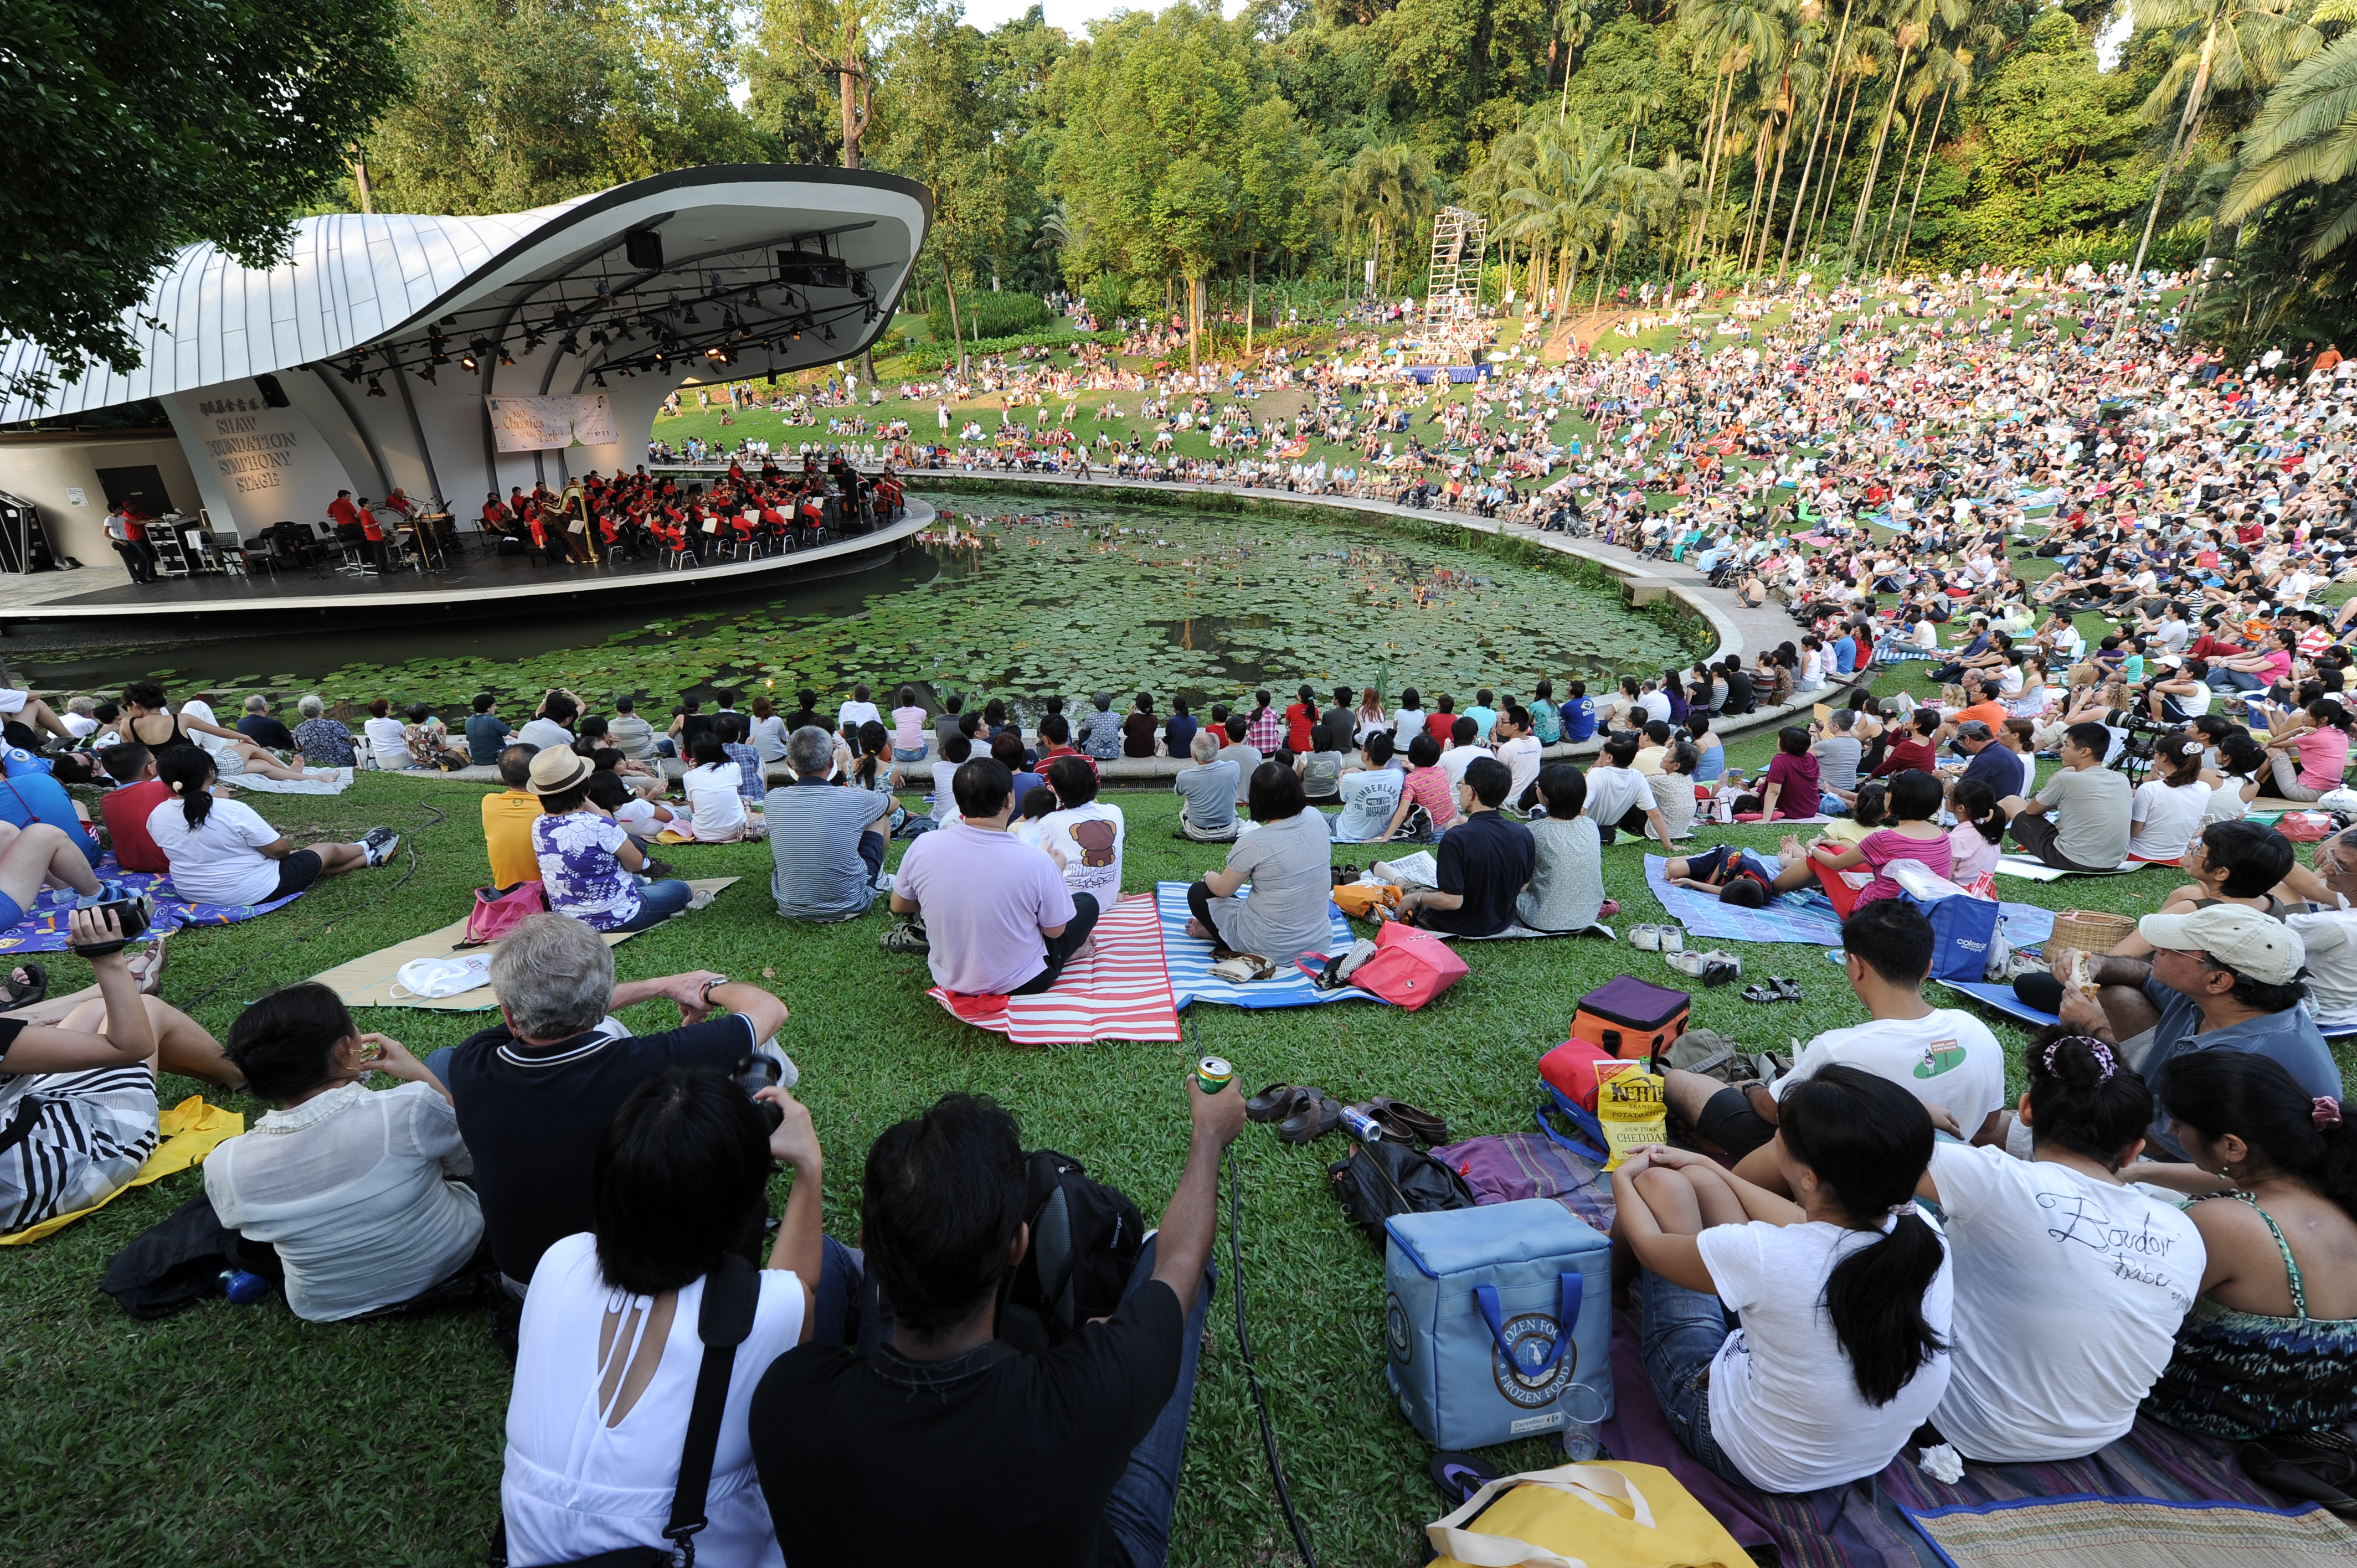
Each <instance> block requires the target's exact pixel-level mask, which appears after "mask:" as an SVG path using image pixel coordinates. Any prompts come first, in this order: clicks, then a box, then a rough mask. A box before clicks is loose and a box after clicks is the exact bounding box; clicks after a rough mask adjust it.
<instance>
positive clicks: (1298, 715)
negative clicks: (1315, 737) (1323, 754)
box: [1285, 703, 1318, 756]
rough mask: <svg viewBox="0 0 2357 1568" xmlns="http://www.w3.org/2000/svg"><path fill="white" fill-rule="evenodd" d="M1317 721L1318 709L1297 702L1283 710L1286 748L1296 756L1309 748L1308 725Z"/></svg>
mask: <svg viewBox="0 0 2357 1568" xmlns="http://www.w3.org/2000/svg"><path fill="white" fill-rule="evenodd" d="M1317 722H1318V710H1317V709H1316V708H1311V707H1305V706H1303V705H1302V704H1301V703H1294V704H1293V705H1292V706H1290V707H1288V708H1286V710H1285V745H1286V749H1287V750H1289V751H1291V752H1293V753H1294V754H1295V755H1297V756H1298V755H1300V754H1302V753H1304V752H1307V751H1308V750H1309V749H1310V746H1309V726H1310V725H1314V724H1316V723H1317Z"/></svg>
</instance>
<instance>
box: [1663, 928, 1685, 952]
mask: <svg viewBox="0 0 2357 1568" xmlns="http://www.w3.org/2000/svg"><path fill="white" fill-rule="evenodd" d="M1656 929H1657V930H1658V931H1659V932H1660V933H1661V944H1662V945H1661V950H1662V951H1663V952H1665V953H1670V952H1684V950H1685V946H1686V933H1685V928H1684V927H1683V926H1661V927H1657V928H1656Z"/></svg>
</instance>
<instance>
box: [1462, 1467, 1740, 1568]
mask: <svg viewBox="0 0 2357 1568" xmlns="http://www.w3.org/2000/svg"><path fill="white" fill-rule="evenodd" d="M1622 1509H1626V1510H1627V1512H1626V1513H1625V1514H1624V1513H1623V1512H1622ZM1484 1510H1486V1511H1484ZM1477 1519H1478V1521H1479V1523H1480V1529H1479V1530H1473V1529H1469V1528H1468V1525H1469V1522H1471V1521H1474V1520H1477ZM1425 1534H1426V1537H1427V1538H1428V1539H1429V1540H1430V1541H1431V1542H1432V1549H1433V1551H1434V1552H1437V1553H1438V1554H1439V1555H1438V1556H1437V1557H1436V1558H1434V1559H1433V1568H1746V1565H1747V1564H1749V1563H1750V1561H1751V1554H1750V1553H1749V1552H1746V1551H1744V1550H1743V1548H1742V1546H1741V1545H1739V1544H1738V1542H1737V1541H1736V1539H1735V1537H1734V1536H1732V1535H1729V1534H1728V1533H1727V1527H1726V1526H1725V1525H1723V1524H1721V1523H1719V1522H1718V1520H1716V1519H1713V1518H1712V1517H1711V1515H1710V1513H1709V1511H1708V1510H1706V1509H1704V1507H1703V1506H1702V1504H1700V1503H1699V1502H1696V1501H1695V1497H1694V1494H1693V1493H1691V1492H1689V1491H1687V1490H1686V1489H1685V1487H1684V1486H1682V1485H1680V1484H1679V1482H1678V1478H1677V1477H1675V1476H1674V1475H1672V1474H1671V1473H1670V1472H1669V1471H1667V1470H1664V1469H1662V1468H1661V1467H1659V1466H1653V1465H1635V1464H1628V1463H1623V1462H1620V1461H1617V1460H1616V1461H1611V1462H1609V1463H1602V1464H1595V1465H1559V1466H1556V1467H1555V1468H1554V1469H1552V1470H1525V1471H1523V1473H1522V1474H1520V1475H1516V1476H1501V1477H1498V1478H1497V1479H1496V1480H1494V1481H1491V1482H1487V1483H1485V1484H1484V1485H1483V1486H1482V1487H1481V1488H1480V1490H1479V1491H1476V1492H1475V1493H1474V1494H1473V1495H1472V1496H1471V1497H1469V1498H1466V1499H1465V1503H1464V1506H1463V1507H1461V1508H1459V1509H1457V1511H1456V1512H1454V1513H1452V1514H1450V1515H1448V1518H1446V1519H1443V1520H1438V1521H1437V1522H1436V1523H1433V1524H1430V1525H1427V1526H1426V1527H1425Z"/></svg>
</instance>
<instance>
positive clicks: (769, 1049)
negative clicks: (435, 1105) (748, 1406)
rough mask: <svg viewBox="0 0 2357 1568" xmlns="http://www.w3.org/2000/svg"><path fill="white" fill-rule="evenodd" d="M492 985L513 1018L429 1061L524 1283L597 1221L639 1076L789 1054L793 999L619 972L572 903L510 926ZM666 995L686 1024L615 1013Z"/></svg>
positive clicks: (718, 980) (498, 1236) (698, 975)
mask: <svg viewBox="0 0 2357 1568" xmlns="http://www.w3.org/2000/svg"><path fill="white" fill-rule="evenodd" d="M491 989H492V991H493V992H494V993H497V995H498V996H499V999H500V1020H501V1021H500V1024H499V1025H498V1026H495V1027H493V1028H489V1029H485V1030H483V1031H482V1032H481V1033H480V1034H477V1035H472V1036H468V1038H466V1039H464V1040H462V1041H460V1042H459V1043H458V1044H457V1045H456V1046H453V1047H449V1048H447V1050H441V1051H436V1052H435V1053H434V1055H433V1057H432V1058H430V1059H429V1060H428V1061H427V1062H426V1064H425V1065H426V1069H427V1070H429V1071H430V1072H432V1073H433V1074H434V1076H435V1077H436V1078H437V1079H440V1080H441V1081H442V1083H443V1084H444V1085H446V1086H447V1088H448V1089H449V1090H450V1102H451V1104H452V1106H453V1107H454V1108H455V1109H456V1110H457V1113H458V1132H459V1134H460V1136H462V1137H464V1138H465V1139H466V1141H467V1148H468V1153H470V1154H471V1155H473V1156H474V1160H475V1190H476V1192H477V1193H478V1194H479V1196H480V1197H481V1198H482V1204H483V1230H484V1233H485V1235H486V1237H487V1239H488V1240H490V1244H491V1256H492V1258H493V1259H494V1260H495V1261H496V1262H498V1263H499V1265H500V1273H502V1274H505V1275H506V1276H507V1277H508V1279H509V1280H510V1281H511V1282H512V1283H513V1284H514V1285H515V1286H516V1287H519V1288H520V1287H522V1286H523V1285H526V1284H529V1283H531V1281H532V1274H533V1269H535V1268H537V1267H538V1266H539V1264H540V1255H541V1254H542V1253H543V1252H544V1251H547V1250H548V1248H549V1245H550V1243H552V1242H554V1241H556V1240H559V1239H561V1238H563V1237H565V1236H570V1235H572V1234H574V1233H575V1232H576V1231H579V1230H588V1229H589V1228H590V1227H589V1221H590V1207H589V1165H590V1162H591V1160H592V1159H593V1158H594V1157H595V1156H596V1155H597V1141H598V1139H599V1138H600V1137H601V1136H602V1135H603V1134H604V1133H605V1131H606V1123H607V1122H610V1121H612V1120H613V1116H614V1112H615V1109H616V1108H617V1107H618V1106H619V1105H620V1104H621V1103H622V1101H624V1100H626V1099H628V1098H629V1097H630V1091H631V1090H634V1089H636V1088H638V1086H639V1085H640V1084H641V1083H643V1082H644V1081H646V1080H647V1079H650V1078H652V1077H653V1076H654V1075H655V1074H657V1073H659V1072H661V1071H662V1069H665V1068H667V1067H710V1068H715V1069H718V1070H720V1071H722V1072H726V1071H727V1070H728V1069H730V1068H731V1067H733V1066H734V1065H735V1064H736V1062H737V1058H739V1057H743V1056H748V1055H750V1054H753V1053H755V1052H757V1051H758V1052H759V1053H761V1054H764V1055H767V1056H770V1057H773V1058H776V1059H777V1060H778V1061H779V1062H780V1063H781V1064H783V1063H784V1062H785V1058H784V1057H783V1056H781V1055H780V1053H779V1052H778V1049H777V1047H776V1045H775V1043H774V1040H775V1036H776V1035H777V1032H778V1030H779V1029H780V1028H781V1027H782V1026H784V1024H785V1022H786V1004H784V1003H783V1002H780V1000H778V998H776V997H775V996H772V995H770V993H768V992H766V991H764V990H762V989H761V988H760V987H759V986H758V985H748V984H744V983H737V982H731V981H730V980H729V979H728V978H727V977H726V975H721V974H715V973H712V972H709V971H696V972H692V973H688V974H673V975H667V976H665V977H663V978H662V979H660V980H639V981H631V982H630V983H627V984H623V985H619V986H618V985H616V984H615V983H614V950H613V949H611V948H609V947H608V946H607V945H606V942H605V939H603V938H602V937H600V936H599V935H598V934H597V932H595V931H593V930H591V929H589V928H588V927H587V926H585V925H583V924H582V923H581V922H580V921H578V920H576V919H574V918H572V917H571V916H569V915H554V914H551V915H534V916H533V917H531V918H529V919H526V920H525V921H523V922H522V924H520V925H519V926H517V927H516V929H515V930H514V931H513V932H512V933H511V934H510V935H509V936H508V937H506V938H505V939H503V940H501V941H500V945H499V947H498V949H497V950H495V951H494V952H493V954H492V957H491ZM657 997H669V998H671V999H672V1000H673V1001H674V1002H677V1003H678V1004H679V1007H680V1016H681V1019H682V1023H681V1026H680V1027H678V1028H676V1029H667V1030H665V1031H664V1032H663V1033H662V1034H659V1035H633V1034H631V1033H630V1031H629V1030H628V1029H626V1028H625V1027H623V1026H622V1025H621V1024H620V1023H619V1022H617V1021H616V1020H614V1019H613V1018H611V1017H609V1016H608V1014H609V1013H610V1012H617V1011H619V1010H620V1009H622V1008H624V1007H628V1006H630V1005H631V1004H634V1003H639V1002H649V1001H652V1000H654V999H656V998H657ZM784 1081H785V1082H786V1083H787V1084H789V1085H791V1083H792V1082H793V1078H792V1077H791V1073H789V1075H788V1076H787V1077H786V1078H785V1079H784ZM821 1321H822V1322H823V1321H824V1320H823V1319H822V1320H821Z"/></svg>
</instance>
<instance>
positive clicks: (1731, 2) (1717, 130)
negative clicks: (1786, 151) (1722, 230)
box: [1681, 0, 1787, 260]
mask: <svg viewBox="0 0 2357 1568" xmlns="http://www.w3.org/2000/svg"><path fill="white" fill-rule="evenodd" d="M1785 3H1787V0H1687V3H1686V5H1685V6H1684V9H1683V11H1682V13H1681V15H1682V16H1683V18H1684V21H1685V22H1686V23H1687V24H1688V26H1689V27H1691V28H1692V30H1693V31H1694V33H1695V37H1696V38H1698V39H1700V41H1701V47H1702V52H1703V53H1704V54H1705V55H1706V56H1708V57H1710V59H1712V62H1713V75H1712V89H1713V91H1712V111H1711V119H1710V133H1709V134H1707V135H1706V136H1705V138H1704V140H1703V163H1704V165H1705V167H1706V175H1705V178H1704V186H1703V188H1704V193H1705V199H1706V207H1705V213H1704V221H1703V223H1702V224H1701V226H1700V227H1699V228H1698V229H1697V230H1696V231H1695V257H1696V259H1697V260H1699V259H1700V256H1701V244H1702V239H1703V234H1704V231H1706V230H1707V229H1708V228H1709V226H1710V225H1709V210H1710V209H1711V208H1715V207H1717V205H1718V204H1719V197H1718V196H1717V192H1718V190H1719V189H1721V188H1723V187H1724V186H1725V185H1726V183H1727V179H1728V178H1729V177H1731V176H1732V174H1733V172H1734V166H1733V165H1732V164H1731V163H1730V162H1729V161H1728V160H1727V150H1728V149H1727V143H1728V140H1729V138H1728V136H1727V118H1728V114H1729V112H1730V111H1731V110H1732V108H1733V107H1734V102H1735V86H1736V79H1737V78H1738V76H1740V75H1741V74H1742V73H1743V72H1744V71H1746V70H1749V69H1750V68H1751V67H1752V65H1753V64H1754V62H1755V61H1761V60H1767V59H1771V58H1772V57H1773V54H1774V52H1775V50H1776V48H1777V47H1778V44H1779V35H1778V29H1777V27H1776V23H1775V11H1776V9H1777V7H1778V6H1779V5H1781V4H1785Z"/></svg>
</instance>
